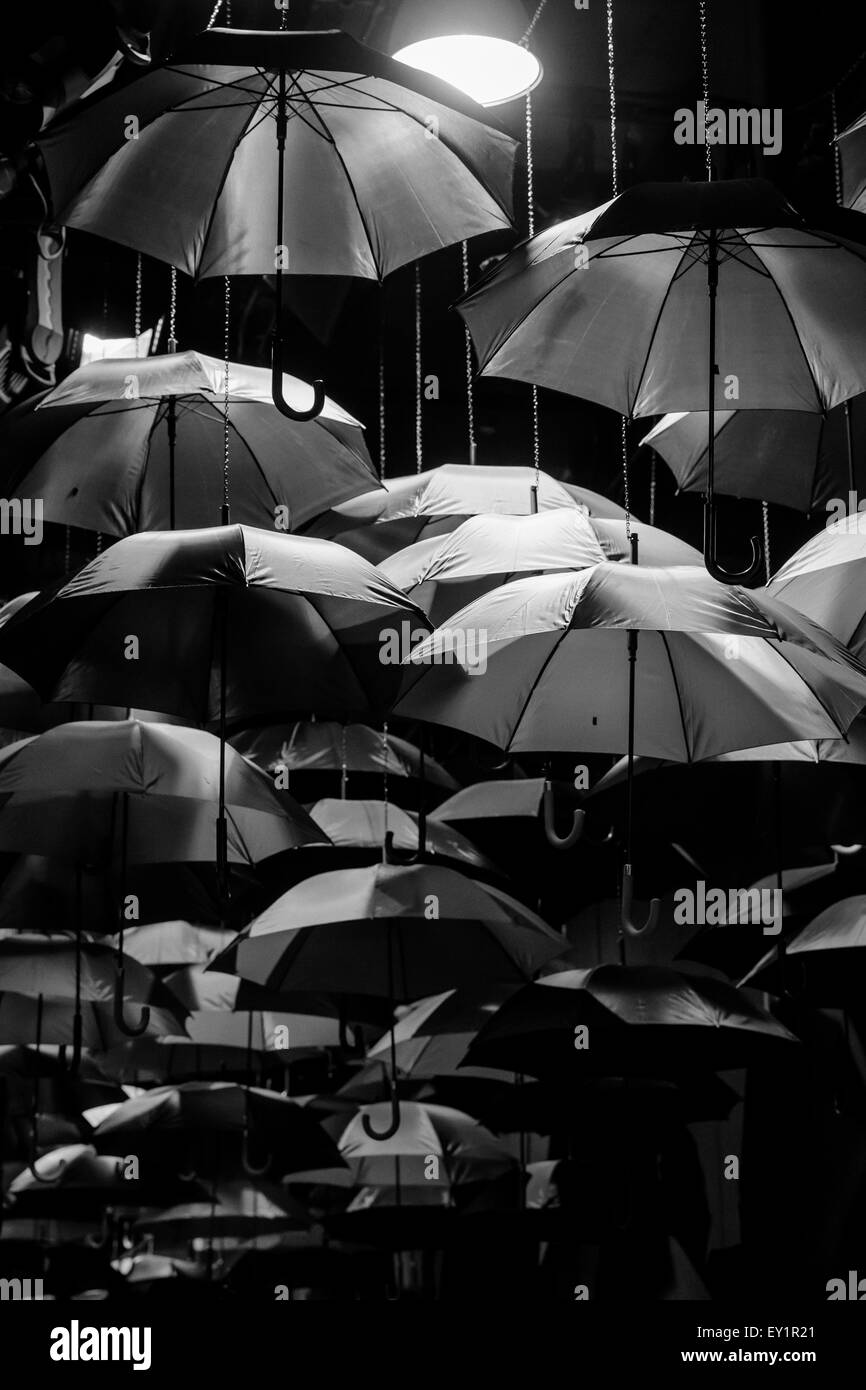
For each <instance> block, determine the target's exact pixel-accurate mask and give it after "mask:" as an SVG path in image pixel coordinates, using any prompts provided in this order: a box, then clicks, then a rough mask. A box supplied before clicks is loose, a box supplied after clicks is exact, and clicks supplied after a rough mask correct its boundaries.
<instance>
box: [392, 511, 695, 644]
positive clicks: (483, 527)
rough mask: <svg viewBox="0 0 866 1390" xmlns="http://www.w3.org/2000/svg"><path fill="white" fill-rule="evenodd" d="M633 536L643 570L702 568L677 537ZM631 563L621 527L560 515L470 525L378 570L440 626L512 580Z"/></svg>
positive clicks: (479, 520) (475, 520) (418, 545)
mask: <svg viewBox="0 0 866 1390" xmlns="http://www.w3.org/2000/svg"><path fill="white" fill-rule="evenodd" d="M635 534H636V535H638V536H639V542H640V557H641V561H642V563H644V564H648V565H652V566H659V567H661V566H669V565H692V566H694V565H696V564H700V561H701V557H700V553H699V552H698V551H697V550H695V549H693V547H692V546H690V545H686V544H685V543H684V542H683V541H681V540H678V539H677V537H676V536H669V535H667V533H666V532H664V531H659V530H657V528H656V527H654V526H645V525H644V524H643V523H642V522H641V524H640V525H639V526H638V527H636V530H635ZM629 559H630V547H629V545H628V543H627V539H626V535H625V523H624V522H621V521H609V520H608V521H601V520H596V518H595V517H590V516H588V515H587V514H586V513H584V512H582V511H579V510H577V509H576V508H565V507H561V508H556V509H555V510H551V511H547V512H543V513H540V514H539V515H536V516H515V517H512V516H495V515H494V516H486V515H485V516H476V517H470V518H469V520H467V521H464V522H462V523H461V525H460V526H458V527H457V529H456V530H454V531H452V532H451V533H450V534H449V535H446V536H436V537H431V538H429V539H424V540H421V541H416V542H415V544H414V545H410V546H407V547H406V548H405V549H404V550H398V551H397V552H396V553H395V554H394V555H391V556H389V557H388V558H387V559H386V560H382V561H381V562H380V564H379V565H378V569H379V572H380V573H381V574H384V575H386V576H387V578H388V579H390V580H392V582H393V583H394V584H396V585H397V586H398V587H399V588H401V589H402V590H403V592H404V593H406V594H408V595H409V597H410V598H412V599H413V600H414V601H415V603H417V604H418V605H419V607H421V608H423V609H424V611H425V613H427V615H428V616H429V617H430V619H431V621H433V622H436V623H441V622H442V621H444V619H445V618H448V617H450V616H451V614H452V613H456V612H457V610H458V609H460V608H464V607H465V606H466V604H468V603H471V602H472V600H473V599H475V598H479V597H480V596H481V595H482V594H485V593H489V591H490V590H491V589H495V588H497V587H499V586H500V585H502V584H504V583H506V582H507V581H508V580H509V579H516V578H518V577H519V576H521V575H524V574H530V573H532V574H550V573H552V572H555V571H558V570H579V569H586V568H587V567H588V566H590V565H597V564H599V563H600V562H601V561H602V560H629Z"/></svg>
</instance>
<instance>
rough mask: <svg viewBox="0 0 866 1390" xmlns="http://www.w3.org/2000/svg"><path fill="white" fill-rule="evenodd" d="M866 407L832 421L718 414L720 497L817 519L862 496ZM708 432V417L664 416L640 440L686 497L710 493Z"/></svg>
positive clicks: (783, 413)
mask: <svg viewBox="0 0 866 1390" xmlns="http://www.w3.org/2000/svg"><path fill="white" fill-rule="evenodd" d="M863 406H864V401H863V400H862V399H861V398H858V397H857V396H855V397H853V398H852V399H851V401H848V402H846V403H845V404H844V405H842V406H837V407H836V408H835V409H834V410H831V411H829V413H828V414H826V415H819V414H817V413H816V412H815V413H811V414H805V413H804V412H803V411H802V410H717V411H715V412H714V416H713V423H714V428H715V475H714V477H715V487H716V491H717V492H723V493H728V494H730V495H732V496H734V497H757V498H760V499H761V500H762V501H765V502H776V503H778V504H779V505H780V506H783V507H795V508H796V509H797V511H801V512H813V511H819V510H821V509H823V508H824V506H825V504H827V503H829V502H830V501H831V500H832V499H839V500H841V501H843V502H846V500H847V497H848V492H849V491H852V492H853V491H856V488H857V475H858V470H857V468H856V460H857V459H862V458H863V453H864V445H866V428H864V427H866V411H864V408H863ZM707 429H708V416H707V413H706V411H702V410H695V411H683V412H680V413H678V414H675V415H665V416H664V418H663V419H662V420H660V421H659V423H658V424H657V425H656V426H654V428H653V429H651V430H650V432H649V434H645V435H644V437H643V439H642V440H641V444H643V445H646V446H647V447H648V448H652V449H654V450H655V452H656V453H657V454H659V455H660V457H661V458H663V459H664V461H665V463H666V464H667V465H668V467H669V468H670V470H671V472H672V473H673V475H674V478H675V479H676V484H677V488H678V489H679V490H680V491H682V492H704V491H705V490H706V486H707ZM645 529H646V528H645V527H644V526H641V543H643V533H644V531H645ZM651 563H652V562H651Z"/></svg>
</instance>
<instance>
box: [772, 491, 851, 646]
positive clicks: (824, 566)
mask: <svg viewBox="0 0 866 1390" xmlns="http://www.w3.org/2000/svg"><path fill="white" fill-rule="evenodd" d="M864 570H866V515H864V514H863V513H862V512H855V513H854V515H853V516H846V517H843V518H842V519H841V520H839V521H834V522H832V523H831V524H830V525H829V526H827V527H825V528H824V530H822V531H818V532H816V534H815V535H814V536H813V537H812V539H811V540H808V541H806V544H805V545H802V546H801V547H800V549H799V550H798V551H796V552H795V554H793V555H792V556H791V558H790V560H787V561H786V562H785V564H784V565H783V566H782V568H781V569H780V570H777V571H776V573H775V574H774V575H773V578H772V579H771V580H770V583H769V584H768V585H767V593H769V594H772V595H773V597H774V598H780V599H782V600H783V602H785V603H787V604H790V606H791V607H792V608H796V609H797V611H798V612H799V613H805V614H806V615H807V616H808V617H810V618H812V619H814V621H815V622H817V623H821V624H822V626H823V627H826V628H827V630H828V632H832V633H833V636H834V637H838V639H839V641H840V642H844V643H845V646H846V647H848V649H849V651H851V652H852V653H853V654H854V656H856V657H858V658H860V659H862V658H863V656H864V655H866V603H864V600H863V575H864Z"/></svg>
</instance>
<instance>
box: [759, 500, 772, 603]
mask: <svg viewBox="0 0 866 1390" xmlns="http://www.w3.org/2000/svg"><path fill="white" fill-rule="evenodd" d="M761 512H762V515H763V518H764V573H765V574H766V576H767V583H768V584H769V582H770V578H771V575H772V569H771V568H770V508H769V505H768V503H766V502H762V503H761Z"/></svg>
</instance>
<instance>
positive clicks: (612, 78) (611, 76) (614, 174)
mask: <svg viewBox="0 0 866 1390" xmlns="http://www.w3.org/2000/svg"><path fill="white" fill-rule="evenodd" d="M607 90H608V101H609V103H610V184H611V190H612V194H613V197H614V198H615V197H616V196H617V194H618V193H619V166H618V164H617V158H616V64H615V60H614V48H613V0H607Z"/></svg>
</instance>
